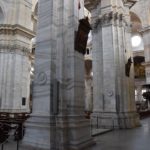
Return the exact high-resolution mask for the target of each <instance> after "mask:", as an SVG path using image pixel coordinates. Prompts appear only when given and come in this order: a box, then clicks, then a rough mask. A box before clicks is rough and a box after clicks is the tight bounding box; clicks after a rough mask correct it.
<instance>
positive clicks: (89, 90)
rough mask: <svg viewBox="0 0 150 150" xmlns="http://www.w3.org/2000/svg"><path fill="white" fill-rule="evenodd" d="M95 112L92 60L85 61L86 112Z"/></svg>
mask: <svg viewBox="0 0 150 150" xmlns="http://www.w3.org/2000/svg"><path fill="white" fill-rule="evenodd" d="M92 111H93V77H92V60H90V59H85V112H86V113H87V114H90V113H91V112H92Z"/></svg>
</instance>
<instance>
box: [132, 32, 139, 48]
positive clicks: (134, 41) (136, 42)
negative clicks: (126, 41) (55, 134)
mask: <svg viewBox="0 0 150 150" xmlns="http://www.w3.org/2000/svg"><path fill="white" fill-rule="evenodd" d="M131 42H132V47H138V46H140V44H141V42H142V39H141V37H140V36H138V35H136V36H133V37H132V38H131Z"/></svg>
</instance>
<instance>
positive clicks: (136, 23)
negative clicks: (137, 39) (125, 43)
mask: <svg viewBox="0 0 150 150" xmlns="http://www.w3.org/2000/svg"><path fill="white" fill-rule="evenodd" d="M130 18H131V23H132V33H137V32H139V31H140V30H141V29H142V21H141V19H140V17H139V16H138V15H137V14H135V13H134V12H132V11H131V12H130Z"/></svg>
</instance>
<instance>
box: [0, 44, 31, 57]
mask: <svg viewBox="0 0 150 150" xmlns="http://www.w3.org/2000/svg"><path fill="white" fill-rule="evenodd" d="M30 51H31V50H30V49H28V48H26V47H23V46H21V45H9V44H8V45H5V44H0V53H16V54H20V55H26V56H30V55H31V53H30Z"/></svg>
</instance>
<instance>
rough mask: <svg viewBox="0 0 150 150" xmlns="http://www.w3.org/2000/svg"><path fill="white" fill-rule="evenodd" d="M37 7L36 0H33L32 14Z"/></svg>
mask: <svg viewBox="0 0 150 150" xmlns="http://www.w3.org/2000/svg"><path fill="white" fill-rule="evenodd" d="M37 6H38V0H34V1H33V3H32V12H34V11H35V10H36V7H37Z"/></svg>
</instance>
